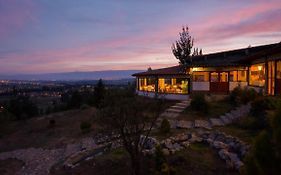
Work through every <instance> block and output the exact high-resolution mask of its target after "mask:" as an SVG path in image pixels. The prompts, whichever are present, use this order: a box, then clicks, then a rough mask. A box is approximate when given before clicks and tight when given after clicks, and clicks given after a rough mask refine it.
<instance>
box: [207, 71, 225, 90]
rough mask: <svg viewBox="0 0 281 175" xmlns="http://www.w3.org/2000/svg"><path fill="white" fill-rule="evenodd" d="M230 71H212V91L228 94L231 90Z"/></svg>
mask: <svg viewBox="0 0 281 175" xmlns="http://www.w3.org/2000/svg"><path fill="white" fill-rule="evenodd" d="M228 79H229V72H211V73H210V92H211V93H219V94H227V93H228V92H229V80H228Z"/></svg>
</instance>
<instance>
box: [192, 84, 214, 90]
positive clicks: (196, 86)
mask: <svg viewBox="0 0 281 175" xmlns="http://www.w3.org/2000/svg"><path fill="white" fill-rule="evenodd" d="M209 90H210V82H192V91H209Z"/></svg>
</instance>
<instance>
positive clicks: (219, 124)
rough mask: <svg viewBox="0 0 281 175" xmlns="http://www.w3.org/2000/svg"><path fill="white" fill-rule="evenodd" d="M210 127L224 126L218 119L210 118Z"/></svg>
mask: <svg viewBox="0 0 281 175" xmlns="http://www.w3.org/2000/svg"><path fill="white" fill-rule="evenodd" d="M210 123H211V125H212V126H224V122H223V121H222V120H221V119H220V118H210Z"/></svg>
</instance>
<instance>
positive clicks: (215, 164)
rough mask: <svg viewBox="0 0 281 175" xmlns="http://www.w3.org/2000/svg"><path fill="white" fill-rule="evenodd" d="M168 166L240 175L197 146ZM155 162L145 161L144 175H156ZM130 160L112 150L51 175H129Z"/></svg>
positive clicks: (191, 173) (188, 174)
mask: <svg viewBox="0 0 281 175" xmlns="http://www.w3.org/2000/svg"><path fill="white" fill-rule="evenodd" d="M166 159H167V161H168V164H169V166H171V167H172V168H173V169H175V170H176V172H175V174H176V175H206V174H207V175H217V174H218V175H220V174H226V175H238V173H237V172H233V171H231V170H229V169H227V168H226V166H225V162H223V161H222V160H221V159H220V158H219V157H218V155H217V153H216V151H215V150H213V149H211V148H210V147H209V146H208V145H205V144H201V143H196V144H192V145H190V147H189V148H188V149H184V150H182V151H179V152H176V153H175V154H174V155H170V156H167V157H166ZM154 166H155V163H154V158H153V157H145V158H144V160H143V167H142V169H143V171H144V172H143V173H142V174H143V175H154V174H155V173H156V172H155V168H154ZM130 173H131V171H130V161H129V156H128V154H127V153H126V152H125V151H124V150H123V149H117V150H113V151H111V152H109V153H106V154H104V155H101V156H99V157H96V158H94V159H92V160H89V161H84V162H81V163H80V165H78V166H77V167H74V168H73V169H65V168H63V166H62V165H57V166H55V167H53V168H52V170H51V173H50V174H51V175H66V174H83V175H90V174H99V175H105V174H113V175H119V174H122V175H129V174H130Z"/></svg>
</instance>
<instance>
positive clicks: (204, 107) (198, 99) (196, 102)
mask: <svg viewBox="0 0 281 175" xmlns="http://www.w3.org/2000/svg"><path fill="white" fill-rule="evenodd" d="M190 107H191V109H192V110H195V111H202V112H203V113H208V112H209V104H208V102H207V101H206V99H205V96H204V94H196V95H194V96H193V97H192V100H191V103H190Z"/></svg>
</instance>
